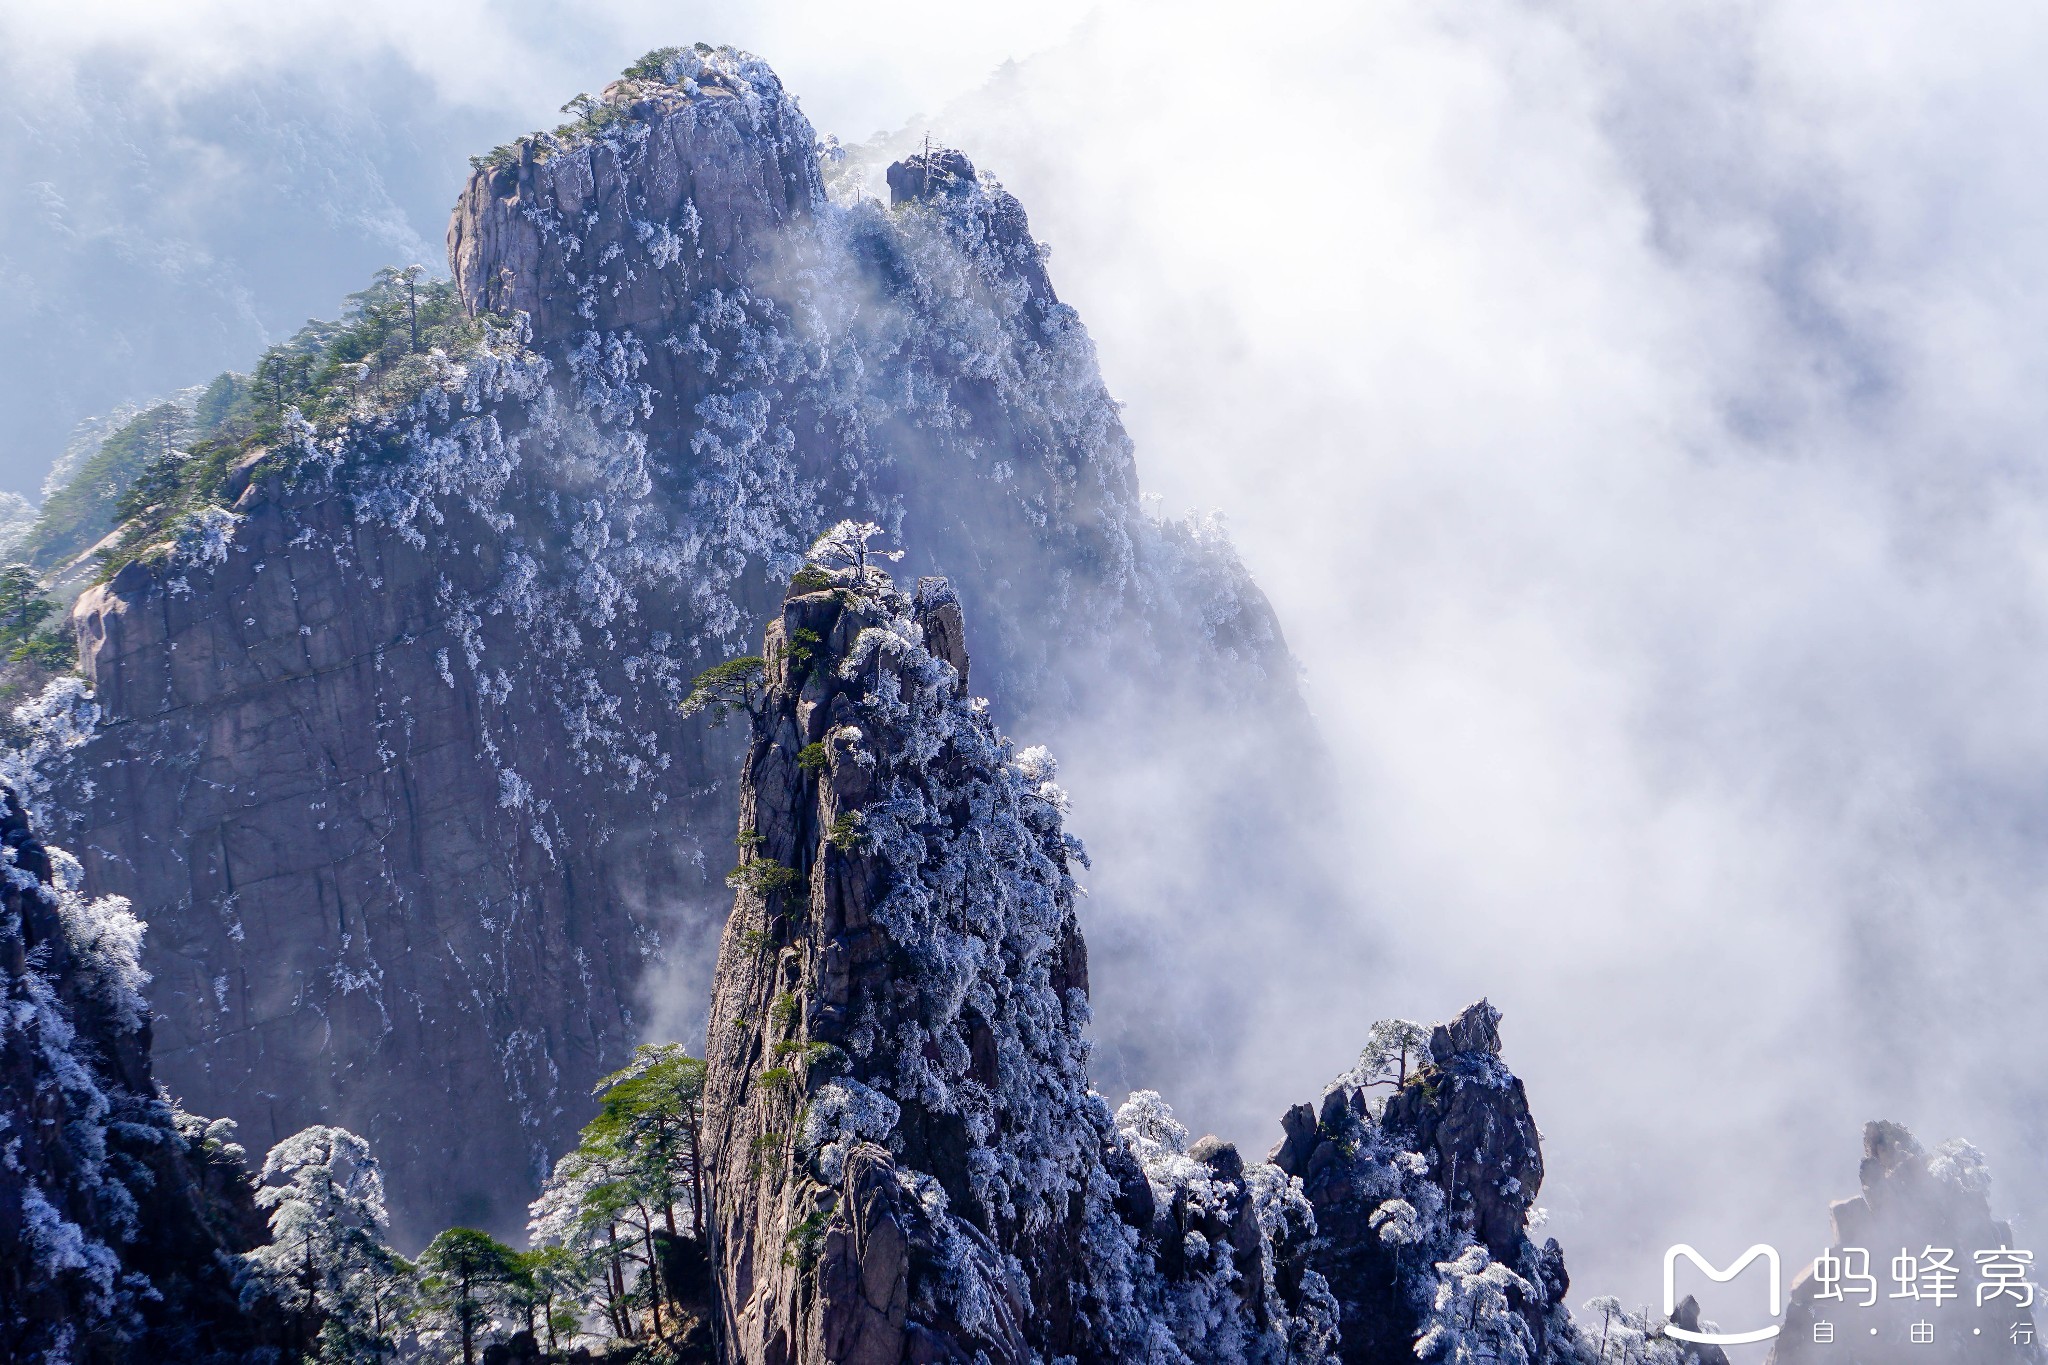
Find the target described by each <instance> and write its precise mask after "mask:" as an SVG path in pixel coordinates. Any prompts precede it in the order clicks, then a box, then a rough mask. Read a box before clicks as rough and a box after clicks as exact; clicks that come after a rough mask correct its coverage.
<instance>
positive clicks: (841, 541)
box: [804, 521, 903, 582]
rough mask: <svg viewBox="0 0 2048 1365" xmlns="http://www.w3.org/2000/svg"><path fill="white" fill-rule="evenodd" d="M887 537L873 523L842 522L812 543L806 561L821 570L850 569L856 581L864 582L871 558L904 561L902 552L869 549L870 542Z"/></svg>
mask: <svg viewBox="0 0 2048 1365" xmlns="http://www.w3.org/2000/svg"><path fill="white" fill-rule="evenodd" d="M884 534H886V533H885V532H884V531H883V529H882V528H881V527H880V526H877V525H876V524H875V523H874V522H872V521H842V522H840V523H839V524H838V525H836V526H834V527H832V528H831V529H830V530H828V531H826V532H825V533H824V534H823V535H821V536H819V537H818V538H817V539H816V540H815V541H813V542H811V549H810V553H809V554H807V555H805V556H804V559H805V561H806V562H807V563H810V564H815V565H817V566H818V567H819V568H821V569H828V570H829V569H851V570H853V573H854V577H855V580H856V581H858V582H865V581H866V579H867V575H868V567H869V566H868V560H869V559H870V558H874V559H887V560H892V561H893V560H898V559H901V558H903V551H901V550H876V549H871V548H869V546H868V542H869V541H871V540H873V539H874V538H875V537H876V536H879V535H884Z"/></svg>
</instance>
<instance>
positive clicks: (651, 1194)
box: [250, 1045, 706, 1365]
mask: <svg viewBox="0 0 2048 1365" xmlns="http://www.w3.org/2000/svg"><path fill="white" fill-rule="evenodd" d="M703 1083H704V1064H703V1063H702V1062H701V1061H699V1060H697V1059H696V1058H694V1057H689V1056H686V1055H684V1053H683V1051H682V1049H681V1048H680V1047H679V1046H675V1045H666V1046H649V1047H643V1048H641V1049H639V1051H638V1052H637V1053H636V1054H635V1056H634V1059H633V1062H632V1064H631V1065H629V1066H627V1067H626V1068H625V1069H624V1070H621V1071H619V1072H616V1073H614V1074H613V1075H611V1076H608V1077H606V1078H605V1080H604V1081H603V1082H602V1084H601V1085H600V1086H599V1089H598V1097H599V1111H598V1115H597V1117H596V1118H595V1119H593V1120H592V1121H591V1122H590V1124H589V1125H588V1126H587V1127H585V1129H584V1130H583V1134H582V1139H581V1141H580V1142H579V1143H578V1145H577V1147H576V1148H575V1150H573V1151H572V1152H570V1153H569V1154H568V1155H567V1156H565V1157H563V1158H562V1159H561V1161H560V1162H559V1163H558V1164H557V1165H556V1167H555V1172H554V1175H553V1176H552V1177H551V1178H550V1179H549V1180H548V1182H547V1184H546V1186H545V1188H544V1190H543V1192H542V1194H541V1197H540V1198H539V1199H538V1200H536V1201H535V1202H534V1205H533V1208H532V1216H533V1221H532V1223H531V1224H530V1231H531V1233H532V1242H533V1245H532V1248H531V1249H530V1250H526V1251H519V1250H515V1249H513V1248H512V1247H510V1246H507V1245H506V1244H504V1243H503V1242H500V1241H498V1240H497V1239H496V1238H494V1237H491V1236H490V1235H489V1234H487V1233H484V1232H480V1231H478V1230H476V1229H474V1228H450V1229H448V1230H447V1231H445V1232H443V1233H441V1234H440V1235H439V1236H437V1237H435V1238H434V1240H433V1241H432V1242H430V1243H429V1244H428V1245H427V1247H426V1249H425V1250H424V1251H422V1252H421V1253H420V1255H419V1257H418V1259H417V1260H408V1259H407V1258H405V1257H404V1256H402V1255H400V1254H399V1253H398V1252H397V1251H395V1250H393V1249H392V1247H391V1246H390V1245H389V1243H388V1242H387V1241H386V1232H387V1226H388V1216H387V1212H386V1209H385V1204H384V1180H383V1176H382V1174H381V1172H380V1171H379V1170H378V1166H377V1161H376V1158H375V1157H373V1156H372V1155H371V1154H370V1149H369V1144H368V1143H366V1142H365V1141H364V1140H363V1139H362V1138H360V1137H357V1136H356V1135H355V1134H353V1133H350V1132H347V1131H346V1130H344V1129H340V1128H328V1127H313V1128H308V1129H306V1130H304V1131H303V1132H300V1133H297V1134H294V1135H293V1136H291V1137H289V1138H286V1139H285V1140H284V1141H283V1142H280V1143H279V1144H278V1145H277V1146H276V1147H274V1148H272V1149H271V1151H270V1154H269V1156H268V1157H267V1158H266V1159H265V1160H264V1163H263V1172H262V1182H263V1183H262V1186H261V1188H260V1189H259V1190H258V1192H257V1202H258V1204H259V1205H260V1206H261V1207H262V1208H264V1209H265V1210H267V1211H268V1213H269V1218H270V1232H271V1242H270V1244H269V1245H268V1246H265V1247H263V1248H261V1249H259V1250H257V1251H255V1252H253V1253H251V1255H250V1260H251V1261H252V1262H253V1263H254V1269H255V1271H256V1272H257V1273H258V1274H259V1275H260V1276H262V1277H263V1278H265V1279H266V1280H268V1281H269V1284H270V1286H271V1288H272V1289H273V1291H274V1292H275V1293H276V1294H277V1295H278V1296H279V1297H280V1298H282V1299H283V1300H285V1302H286V1303H287V1304H288V1305H289V1306H290V1307H292V1308H294V1309H295V1310H296V1311H298V1312H299V1313H300V1314H301V1315H302V1317H303V1319H304V1320H305V1321H306V1322H308V1323H310V1324H314V1325H316V1327H317V1332H318V1339H317V1346H316V1349H315V1353H314V1358H315V1359H317V1360H319V1361H322V1362H369V1361H383V1360H390V1359H396V1358H403V1359H415V1360H416V1359H420V1358H421V1357H422V1356H424V1357H425V1358H426V1359H430V1360H439V1361H450V1362H452V1361H461V1362H463V1365H476V1362H477V1361H478V1360H480V1359H481V1357H482V1354H483V1352H484V1350H485V1348H486V1347H487V1346H489V1345H490V1344H491V1343H493V1342H498V1341H505V1340H508V1339H510V1338H512V1337H514V1336H516V1335H517V1334H520V1333H526V1334H529V1335H530V1336H531V1337H532V1339H533V1342H534V1345H535V1346H536V1347H538V1348H540V1349H542V1350H546V1351H548V1352H550V1353H555V1352H561V1351H566V1350H568V1349H570V1348H571V1347H573V1346H577V1345H591V1346H596V1345H600V1344H602V1343H605V1342H609V1341H620V1340H625V1341H633V1342H640V1343H654V1342H679V1341H681V1340H684V1339H686V1338H688V1337H689V1336H691V1335H692V1334H693V1333H696V1332H699V1331H701V1330H702V1324H701V1319H702V1316H703V1310H704V1308H705V1307H706V1304H705V1302H704V1301H703V1300H702V1299H701V1298H700V1297H699V1296H698V1295H695V1294H693V1293H690V1292H688V1291H687V1290H686V1289H682V1288H679V1287H678V1286H687V1285H690V1284H691V1283H692V1282H693V1278H694V1277H693V1275H692V1274H691V1270H692V1269H693V1268H696V1267H701V1265H702V1264H703V1262H702V1257H701V1254H700V1253H699V1252H698V1248H699V1247H701V1243H702V1238H703V1224H702V1213H701V1210H702V1207H703V1205H702V1199H701V1192H702V1188H703V1170H702V1167H701V1165H700V1163H699V1160H698V1146H697V1143H698V1136H699V1121H700V1112H699V1105H700V1101H701V1098H702V1095H703Z"/></svg>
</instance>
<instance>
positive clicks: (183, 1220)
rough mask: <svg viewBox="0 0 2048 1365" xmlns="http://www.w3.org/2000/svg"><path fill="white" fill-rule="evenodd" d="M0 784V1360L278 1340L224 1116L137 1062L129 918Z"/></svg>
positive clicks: (207, 1349)
mask: <svg viewBox="0 0 2048 1365" xmlns="http://www.w3.org/2000/svg"><path fill="white" fill-rule="evenodd" d="M0 800H4V806H0V848H4V854H0V856H4V857H5V859H6V869H5V871H6V878H5V882H4V885H0V1021H4V1022H0V1358H5V1359H7V1360H10V1361H23V1362H40V1361H50V1362H56V1361H78V1362H88V1361H116V1360H172V1359H177V1360H191V1361H195V1362H201V1361H233V1360H241V1359H244V1358H249V1357H252V1356H253V1355H254V1354H255V1353H257V1352H259V1351H260V1350H261V1349H262V1348H263V1347H265V1346H266V1345H268V1346H278V1345H282V1344H284V1343H285V1342H286V1341H287V1339H288V1338H287V1337H286V1334H285V1328H286V1326H287V1324H286V1323H285V1320H284V1318H283V1316H282V1315H281V1314H280V1312H279V1311H278V1309H277V1307H276V1306H275V1305H274V1304H272V1303H271V1302H270V1301H269V1300H268V1299H266V1298H265V1297H264V1295H263V1292H262V1291H261V1289H260V1287H258V1286H255V1285H253V1284H250V1283H249V1282H248V1281H249V1277H248V1275H247V1273H246V1271H245V1270H244V1269H243V1268H242V1266H241V1264H240V1262H239V1260H238V1255H239V1253H241V1252H244V1251H247V1250H249V1249H250V1248H251V1247H254V1246H256V1245H258V1244H259V1243H261V1242H262V1241H264V1240H266V1237H267V1234H266V1232H265V1229H264V1224H263V1220H262V1218H261V1216H260V1215H259V1214H258V1213H257V1211H256V1206H255V1203H254V1200H253V1198H252V1197H251V1194H250V1190H249V1186H248V1184H247V1172H246V1171H245V1169H244V1168H243V1166H242V1162H241V1156H242V1149H241V1148H240V1147H239V1146H238V1145H236V1144H235V1143H234V1141H233V1131H234V1128H233V1125H232V1124H227V1123H212V1124H209V1123H208V1122H207V1121H206V1120H205V1119H200V1118H194V1117H193V1116H192V1115H190V1114H185V1113H182V1112H179V1111H176V1110H174V1109H173V1108H172V1107H171V1105H170V1104H169V1103H168V1102H166V1101H165V1100H164V1099H163V1098H161V1097H160V1096H159V1094H158V1092H157V1089H156V1085H155V1083H154V1081H153V1079H152V1077H151V1074H150V1064H149V1044H150V1026H149V1007H148V1005H147V1004H146V1003H145V1002H144V1001H143V999H142V997H141V995H140V989H141V987H142V985H143V983H144V981H145V980H146V978H145V976H144V974H143V972H142V969H141V967H140V965H139V963H138V961H137V957H136V950H137V948H138V946H139V943H140V940H141V937H142V926H141V925H140V924H138V923H137V922H136V920H135V919H134V917H133V916H132V915H131V914H129V912H128V909H127V906H126V904H125V903H123V902H121V901H120V900H118V899H117V898H102V899H98V900H93V899H88V898H87V897H86V896H85V895H84V894H83V893H82V891H81V889H80V882H81V878H80V869H79V865H78V863H77V861H76V860H75V859H73V858H72V857H71V856H70V855H69V854H67V853H65V852H63V851H62V850H59V849H51V848H46V847H45V846H44V845H43V844H42V843H41V842H40V841H39V840H38V839H37V838H36V835H35V833H34V832H33V831H32V830H31V829H30V828H29V825H28V821H27V819H26V818H25V817H24V816H23V814H22V811H21V807H20V805H19V804H18V803H17V802H16V800H15V798H14V794H13V792H12V791H11V790H8V789H4V788H0ZM245 1288H246V1289H247V1290H248V1291H249V1301H248V1302H247V1303H246V1304H245V1303H244V1302H243V1299H242V1296H243V1292H244V1290H245Z"/></svg>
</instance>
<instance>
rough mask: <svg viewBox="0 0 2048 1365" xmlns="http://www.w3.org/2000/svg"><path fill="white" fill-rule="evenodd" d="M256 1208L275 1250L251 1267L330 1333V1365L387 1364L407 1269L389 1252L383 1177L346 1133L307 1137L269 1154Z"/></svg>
mask: <svg viewBox="0 0 2048 1365" xmlns="http://www.w3.org/2000/svg"><path fill="white" fill-rule="evenodd" d="M261 1178H262V1180H263V1181H264V1185H263V1187H262V1188H261V1189H259V1190H258V1191H257V1192H256V1203H257V1207H259V1208H262V1209H267V1210H268V1211H269V1213H270V1237H271V1240H270V1245H268V1246H265V1247H260V1248H258V1249H257V1250H256V1251H254V1252H252V1253H250V1257H249V1259H250V1260H251V1261H252V1262H253V1263H254V1264H255V1265H257V1266H258V1267H259V1268H260V1269H261V1270H262V1271H263V1273H264V1274H265V1275H266V1276H268V1277H269V1279H270V1280H271V1282H272V1283H273V1285H274V1286H275V1287H276V1290H277V1293H278V1296H279V1297H280V1298H281V1299H284V1300H285V1301H287V1302H294V1301H295V1302H296V1305H297V1307H298V1309H299V1311H300V1313H301V1314H302V1315H303V1316H304V1317H305V1318H307V1319H308V1320H313V1321H319V1322H320V1323H321V1324H322V1326H321V1334H320V1341H321V1357H322V1359H323V1360H334V1361H358V1360H380V1359H382V1358H383V1357H384V1356H385V1354H387V1353H388V1352H389V1351H391V1350H392V1349H394V1347H395V1346H396V1342H395V1340H394V1334H395V1332H396V1329H397V1327H398V1325H399V1322H400V1313H399V1312H398V1309H399V1307H400V1303H399V1301H400V1300H401V1299H402V1298H403V1296H404V1288H405V1283H406V1281H407V1279H408V1276H407V1274H406V1267H405V1265H404V1263H403V1261H401V1260H400V1259H399V1258H398V1257H397V1256H396V1255H395V1254H394V1253H393V1252H392V1251H391V1249H390V1248H389V1247H388V1246H386V1245H385V1242H384V1236H385V1231H386V1229H387V1227H388V1225H389V1215H388V1214H387V1212H386V1210H385V1206H384V1175H383V1172H382V1171H381V1170H380V1169H379V1168H378V1165H377V1159H376V1158H375V1157H374V1156H372V1155H371V1154H370V1145H369V1143H367V1142H365V1141H364V1140H363V1139H362V1138H360V1137H357V1136H356V1135H355V1134H354V1133H351V1132H349V1131H348V1130H347V1129H345V1128H331V1127H326V1126H315V1127H311V1128H307V1129H304V1130H302V1131H300V1132H298V1133H294V1134H293V1135H292V1136H290V1137H288V1138H286V1139H285V1140H284V1141H282V1142H280V1143H278V1144H277V1145H276V1146H275V1147H273V1148H271V1149H270V1154H269V1155H268V1156H267V1157H265V1158H264V1161H263V1174H262V1177H261Z"/></svg>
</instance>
